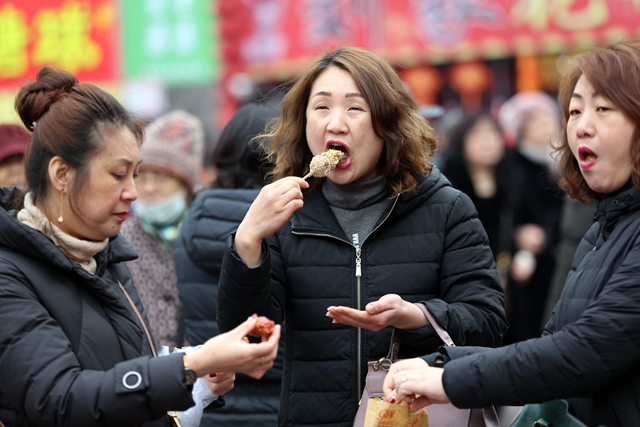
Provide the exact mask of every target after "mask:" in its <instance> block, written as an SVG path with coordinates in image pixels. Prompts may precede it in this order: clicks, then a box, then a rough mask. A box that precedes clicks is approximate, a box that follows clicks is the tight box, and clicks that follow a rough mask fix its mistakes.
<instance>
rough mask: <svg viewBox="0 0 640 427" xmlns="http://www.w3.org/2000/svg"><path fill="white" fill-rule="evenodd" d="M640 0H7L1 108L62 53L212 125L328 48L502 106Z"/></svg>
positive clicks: (131, 102) (154, 102) (426, 100)
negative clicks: (365, 52)
mask: <svg viewBox="0 0 640 427" xmlns="http://www.w3.org/2000/svg"><path fill="white" fill-rule="evenodd" d="M638 24H640V0H0V121H17V117H15V113H14V112H13V108H12V101H13V98H14V97H15V92H16V90H17V88H19V87H20V85H21V84H22V83H23V82H24V80H25V79H32V78H34V77H35V72H36V71H37V69H39V68H40V67H41V66H43V65H45V64H49V63H51V64H55V65H58V66H60V67H62V68H65V69H67V70H69V71H71V72H72V73H74V74H76V75H77V76H78V77H79V79H80V80H82V81H94V82H96V83H98V84H100V85H103V86H105V87H107V88H108V89H111V90H113V91H114V93H116V94H117V96H119V97H120V98H121V99H123V100H124V101H125V103H127V105H128V106H130V108H133V109H137V110H140V112H141V113H142V114H143V115H149V116H154V115H156V114H159V113H161V112H162V111H163V110H166V109H168V108H184V109H186V110H188V111H191V112H193V113H194V114H197V115H198V116H200V117H201V118H203V121H204V122H205V124H206V126H207V130H208V135H209V136H210V138H211V135H213V134H214V133H215V129H217V128H219V127H220V126H221V125H223V124H224V123H225V122H226V120H227V119H228V118H229V117H230V116H231V114H233V112H234V111H235V109H236V108H237V106H238V105H239V104H240V103H241V102H243V101H244V100H245V99H246V98H248V97H252V96H256V94H257V93H261V94H265V93H267V92H268V91H269V90H270V89H272V88H274V87H276V86H277V85H278V84H279V83H281V82H283V81H286V80H288V79H290V78H292V77H293V76H295V74H296V73H297V72H298V71H299V70H300V69H301V68H302V67H303V66H304V65H306V64H307V63H308V61H309V60H310V59H311V58H312V57H314V56H315V55H316V54H318V53H319V52H322V51H324V50H327V49H330V48H333V47H336V46H339V45H344V44H353V45H358V46H362V47H364V48H367V49H370V50H372V51H374V52H376V53H378V54H380V55H381V56H383V57H384V58H386V59H387V60H389V61H390V62H391V63H393V64H394V65H395V66H396V67H397V68H398V70H399V71H400V72H401V75H402V77H403V79H404V80H405V82H406V83H407V85H408V87H409V88H410V89H411V91H412V92H413V94H414V96H415V97H416V98H417V99H418V101H419V103H420V104H434V103H437V104H441V105H444V106H448V105H458V106H461V107H462V108H465V109H474V108H479V107H492V106H494V105H497V104H499V103H501V102H502V101H503V100H505V99H507V98H508V97H509V96H511V95H512V94H513V93H515V92H516V91H521V90H532V89H540V90H544V91H547V92H553V91H554V85H555V80H556V77H557V70H558V69H559V68H561V66H562V63H563V61H564V60H565V56H564V55H565V54H566V53H572V52H575V51H579V50H582V49H584V48H588V47H591V46H594V45H603V44H606V43H608V42H610V41H613V40H620V39H633V38H639V37H640V25H638Z"/></svg>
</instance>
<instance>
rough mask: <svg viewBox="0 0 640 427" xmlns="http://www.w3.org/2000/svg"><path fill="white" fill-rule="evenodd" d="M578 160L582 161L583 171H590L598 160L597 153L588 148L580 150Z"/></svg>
mask: <svg viewBox="0 0 640 427" xmlns="http://www.w3.org/2000/svg"><path fill="white" fill-rule="evenodd" d="M578 158H579V159H580V161H579V163H580V167H581V168H582V169H588V168H590V167H591V166H593V165H594V164H595V162H596V160H598V156H597V155H596V153H594V152H593V151H591V150H590V149H588V148H587V147H580V148H578Z"/></svg>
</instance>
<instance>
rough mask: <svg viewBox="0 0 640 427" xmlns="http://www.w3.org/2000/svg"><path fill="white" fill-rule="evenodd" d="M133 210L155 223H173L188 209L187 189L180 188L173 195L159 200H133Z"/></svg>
mask: <svg viewBox="0 0 640 427" xmlns="http://www.w3.org/2000/svg"><path fill="white" fill-rule="evenodd" d="M133 210H134V212H135V213H136V215H137V216H138V217H140V218H141V219H143V220H145V221H146V222H148V223H150V224H153V225H172V224H174V223H175V222H176V221H177V220H178V219H179V218H180V217H181V216H182V214H184V212H185V211H186V210H187V190H185V189H180V190H179V191H178V192H176V193H175V194H174V195H173V196H169V197H167V198H165V199H162V200H158V201H157V202H151V203H147V202H143V201H141V200H140V199H138V200H136V201H135V202H133Z"/></svg>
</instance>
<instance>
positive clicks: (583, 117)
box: [576, 109, 594, 138]
mask: <svg viewBox="0 0 640 427" xmlns="http://www.w3.org/2000/svg"><path fill="white" fill-rule="evenodd" d="M592 114H593V113H592V112H591V111H589V110H587V109H585V110H584V111H583V112H582V114H580V117H579V118H578V123H577V124H576V136H577V137H578V138H585V137H589V136H593V133H594V128H593V121H592Z"/></svg>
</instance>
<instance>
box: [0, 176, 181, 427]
mask: <svg viewBox="0 0 640 427" xmlns="http://www.w3.org/2000/svg"><path fill="white" fill-rule="evenodd" d="M9 196H10V194H9V190H8V189H6V188H3V189H0V197H1V198H2V200H1V201H2V207H3V209H0V307H1V308H0V324H1V325H2V328H0V421H2V422H3V423H4V424H5V425H6V426H7V427H21V426H28V427H31V426H47V427H49V426H83V427H84V426H101V427H103V426H114V427H116V426H117V427H123V426H137V425H144V426H168V425H169V418H168V417H167V416H166V411H167V410H170V409H171V410H185V409H187V408H189V407H190V406H192V405H193V400H192V398H191V392H190V391H189V390H188V389H187V387H185V386H184V385H183V384H182V379H183V375H184V374H183V372H184V368H183V364H182V357H181V356H180V355H172V356H167V357H161V358H152V357H150V355H151V347H150V345H149V341H148V340H147V338H146V335H145V333H144V331H143V328H142V326H141V324H140V321H139V320H138V317H137V315H136V314H135V312H134V310H133V308H132V306H131V305H130V303H129V302H128V300H127V299H126V296H125V294H124V292H123V291H122V290H121V288H120V286H119V285H118V281H120V282H121V283H122V285H123V286H124V287H125V289H126V291H127V293H128V294H129V295H130V297H131V299H132V300H133V301H134V302H135V304H136V307H137V309H138V310H139V312H140V313H144V310H143V308H142V305H141V303H140V300H139V298H138V295H137V293H136V290H135V287H134V285H133V282H132V280H131V277H130V275H129V272H128V270H127V268H126V267H125V265H124V262H125V261H129V260H131V259H134V258H136V256H137V254H136V252H135V251H134V250H133V249H132V248H131V247H130V246H129V244H128V243H127V242H126V241H125V240H124V239H123V238H122V237H121V236H120V235H118V236H117V237H115V238H113V239H111V241H110V242H109V243H108V244H107V246H106V248H105V249H104V250H103V251H102V252H100V253H99V254H97V255H96V257H95V258H96V261H97V270H96V274H95V275H92V274H90V273H89V272H87V271H85V270H84V269H83V268H82V267H81V266H80V265H79V264H76V263H74V262H72V261H71V260H70V259H69V258H68V257H67V256H66V255H64V254H63V253H62V251H60V250H59V249H58V248H57V247H56V246H55V245H54V244H53V242H52V240H51V239H49V238H48V237H46V236H45V235H44V234H42V233H41V232H40V231H37V230H35V229H33V228H31V227H28V226H26V225H24V224H21V223H20V222H18V220H17V219H16V218H15V217H14V215H15V213H16V212H15V211H12V212H7V211H6V210H5V209H4V207H5V204H6V202H7V201H8V199H9ZM142 315H143V316H144V314H142ZM138 376H139V378H140V380H141V381H140V384H139V386H137V387H135V388H133V389H131V390H129V389H127V388H125V386H124V384H123V379H125V377H126V379H127V380H128V383H129V384H130V385H133V384H134V380H136V379H137V378H138ZM153 420H156V421H155V422H154V421H153Z"/></svg>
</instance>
